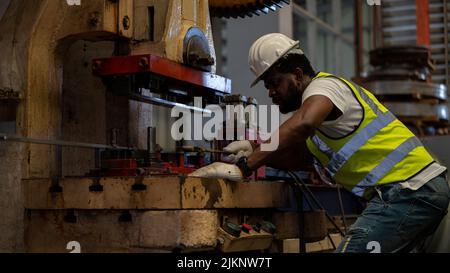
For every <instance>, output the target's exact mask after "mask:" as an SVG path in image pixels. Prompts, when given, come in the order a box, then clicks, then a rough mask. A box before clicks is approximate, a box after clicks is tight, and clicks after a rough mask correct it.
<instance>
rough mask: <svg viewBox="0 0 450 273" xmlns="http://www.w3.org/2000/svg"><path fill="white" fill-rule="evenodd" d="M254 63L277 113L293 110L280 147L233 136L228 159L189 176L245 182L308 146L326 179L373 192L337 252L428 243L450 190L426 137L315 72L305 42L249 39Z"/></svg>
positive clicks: (358, 90)
mask: <svg viewBox="0 0 450 273" xmlns="http://www.w3.org/2000/svg"><path fill="white" fill-rule="evenodd" d="M249 65H250V69H251V71H252V72H253V73H254V74H255V75H256V80H255V81H254V82H253V84H252V87H253V86H255V85H256V84H257V83H258V82H259V81H263V82H264V85H265V88H266V89H268V91H269V97H270V98H271V99H272V101H273V103H274V104H276V105H278V106H279V109H280V112H281V113H283V114H287V113H291V112H293V115H292V116H291V117H290V118H289V119H288V120H287V121H286V122H285V123H283V124H282V125H281V126H280V128H279V130H278V132H277V133H278V137H279V146H278V149H277V150H275V151H262V150H261V148H260V147H259V146H258V145H256V144H254V143H253V142H250V141H246V140H244V141H237V142H233V143H231V144H230V145H229V146H228V147H226V148H225V150H226V151H227V152H229V153H231V155H230V156H228V157H227V158H225V159H226V160H225V161H226V162H228V163H222V162H219V163H214V164H212V165H210V166H207V167H204V168H202V169H200V170H198V171H196V172H195V173H193V174H192V176H200V177H209V178H224V179H230V180H233V181H239V180H242V179H243V178H246V177H248V176H250V175H251V174H252V172H254V171H255V170H257V169H258V168H260V167H261V166H264V165H269V166H277V167H278V168H279V169H284V170H290V171H295V170H299V169H300V168H301V167H302V166H300V164H298V165H297V163H300V162H304V161H305V158H303V156H301V155H303V154H304V153H303V152H302V150H306V149H307V150H308V151H309V152H310V154H311V155H312V156H313V158H314V162H315V164H314V165H315V166H316V169H317V171H318V173H319V174H320V176H321V177H322V179H323V180H326V181H327V180H329V181H330V182H333V183H337V184H340V185H341V186H343V187H344V188H345V189H346V190H348V191H350V192H351V193H353V194H354V195H356V196H358V197H360V198H363V199H366V200H367V207H366V208H365V210H364V211H363V213H362V214H361V215H360V216H359V218H358V219H357V221H356V222H355V223H354V225H352V226H351V227H350V229H349V231H348V233H347V234H346V236H345V238H344V239H343V240H342V242H341V244H340V245H339V247H338V248H337V252H342V253H345V252H358V253H361V252H370V251H372V250H373V249H372V246H373V245H374V244H375V245H377V246H379V248H380V251H381V252H409V251H412V250H414V249H417V247H419V246H420V245H421V244H423V242H424V240H425V238H427V237H428V236H429V235H431V234H432V233H433V232H434V231H435V230H436V229H437V227H438V225H439V223H440V222H441V220H442V219H443V217H444V216H445V215H446V214H447V208H448V205H449V199H450V190H449V185H448V182H447V178H446V173H447V169H446V168H445V167H444V166H442V165H440V164H438V163H437V162H435V160H434V159H433V157H432V156H431V155H430V154H429V153H428V152H427V150H426V149H425V147H424V146H423V144H422V143H421V142H420V140H419V139H418V138H417V137H416V136H414V134H413V133H412V132H411V131H410V130H409V129H408V128H407V127H406V126H405V125H404V124H402V123H401V122H400V121H399V120H398V119H397V118H396V117H395V116H394V115H393V114H392V113H391V112H389V110H388V109H386V108H385V107H384V106H383V105H382V104H381V103H380V102H379V101H378V100H377V99H376V98H375V96H374V95H373V94H372V93H370V92H369V91H368V90H366V89H364V88H363V87H361V86H359V85H357V84H355V83H354V82H351V81H349V80H346V79H344V78H342V77H338V76H335V75H332V74H329V73H324V72H319V73H316V71H315V70H314V69H313V67H312V66H311V63H310V61H309V60H308V58H307V57H306V56H305V54H304V52H303V51H302V50H301V49H300V43H299V41H294V40H291V39H290V38H289V37H287V36H285V35H283V34H280V33H272V34H268V35H265V36H263V37H261V38H260V39H258V40H257V41H256V42H255V43H254V44H253V45H252V47H251V49H250V54H249ZM292 151H294V152H292ZM230 163H233V164H230Z"/></svg>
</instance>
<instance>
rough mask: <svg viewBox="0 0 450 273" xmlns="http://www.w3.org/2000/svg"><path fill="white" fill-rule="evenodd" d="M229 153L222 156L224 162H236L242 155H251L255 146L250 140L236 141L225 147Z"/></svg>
mask: <svg viewBox="0 0 450 273" xmlns="http://www.w3.org/2000/svg"><path fill="white" fill-rule="evenodd" d="M223 150H224V151H225V152H227V153H229V155H227V156H225V157H223V158H222V160H223V161H224V162H227V163H231V164H236V163H237V162H238V161H239V159H240V158H241V157H244V156H245V157H249V156H250V155H251V154H252V153H253V146H252V144H251V143H250V141H248V140H242V141H235V142H233V143H231V144H230V145H228V146H227V147H225V148H223Z"/></svg>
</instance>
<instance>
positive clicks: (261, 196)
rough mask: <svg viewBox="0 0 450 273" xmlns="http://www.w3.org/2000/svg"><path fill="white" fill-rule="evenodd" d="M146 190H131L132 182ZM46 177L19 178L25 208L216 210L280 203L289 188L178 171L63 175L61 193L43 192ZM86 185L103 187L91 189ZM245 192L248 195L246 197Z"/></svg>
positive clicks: (279, 205)
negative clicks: (156, 174)
mask: <svg viewBox="0 0 450 273" xmlns="http://www.w3.org/2000/svg"><path fill="white" fill-rule="evenodd" d="M137 183H138V184H139V183H140V184H144V185H145V186H147V187H146V190H142V191H135V190H133V185H135V184H137ZM51 185H52V181H50V180H33V179H29V180H24V181H23V187H24V194H25V208H27V209H32V210H64V209H85V210H98V209H219V208H220V209H222V208H241V209H245V208H285V207H289V206H290V204H291V200H290V197H291V191H290V188H289V186H288V185H287V184H286V183H283V182H251V183H244V182H242V183H234V182H229V181H225V180H208V179H198V178H187V179H184V178H183V177H178V176H160V177H151V178H102V179H95V178H66V179H61V180H60V181H59V185H60V186H61V187H62V192H60V193H58V192H54V193H51V192H49V188H50V186H51ZM92 185H102V186H103V191H95V192H91V191H90V187H91V186H92ZM249 196H251V198H249Z"/></svg>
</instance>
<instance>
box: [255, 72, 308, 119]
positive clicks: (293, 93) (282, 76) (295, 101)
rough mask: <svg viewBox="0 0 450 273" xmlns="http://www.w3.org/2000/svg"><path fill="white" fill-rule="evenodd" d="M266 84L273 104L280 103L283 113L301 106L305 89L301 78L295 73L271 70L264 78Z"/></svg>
mask: <svg viewBox="0 0 450 273" xmlns="http://www.w3.org/2000/svg"><path fill="white" fill-rule="evenodd" d="M264 86H265V87H266V89H267V90H269V97H270V98H272V102H273V104H276V105H279V107H280V112H281V113H282V114H287V113H290V112H293V111H295V110H297V109H298V108H300V106H301V104H302V94H303V91H304V90H303V88H302V84H301V79H298V77H297V76H296V75H295V74H291V73H280V72H277V71H270V72H269V74H268V75H267V76H266V77H265V79H264Z"/></svg>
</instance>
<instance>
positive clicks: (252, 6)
mask: <svg viewBox="0 0 450 273" xmlns="http://www.w3.org/2000/svg"><path fill="white" fill-rule="evenodd" d="M289 3H290V0H237V1H229V0H210V1H209V8H210V12H211V16H214V17H220V18H238V17H240V18H245V17H252V16H253V15H256V16H259V15H261V14H267V13H269V12H274V11H276V10H277V9H280V8H282V7H283V6H284V5H289Z"/></svg>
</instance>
